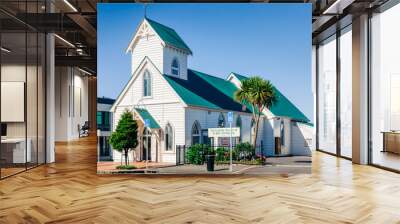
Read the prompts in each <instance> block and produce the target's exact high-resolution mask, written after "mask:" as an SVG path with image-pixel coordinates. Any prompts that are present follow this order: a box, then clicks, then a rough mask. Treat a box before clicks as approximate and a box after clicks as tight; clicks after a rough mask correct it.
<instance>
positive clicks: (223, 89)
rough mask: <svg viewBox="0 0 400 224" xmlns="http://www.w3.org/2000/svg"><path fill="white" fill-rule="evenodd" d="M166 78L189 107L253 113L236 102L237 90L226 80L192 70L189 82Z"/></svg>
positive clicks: (188, 76) (189, 74) (188, 71)
mask: <svg viewBox="0 0 400 224" xmlns="http://www.w3.org/2000/svg"><path fill="white" fill-rule="evenodd" d="M164 77H165V79H166V80H167V81H168V83H169V84H170V85H171V87H172V88H173V89H174V90H175V92H176V93H177V94H178V95H179V96H180V97H181V98H182V100H183V101H184V102H185V103H186V104H187V105H189V106H195V107H205V108H209V109H223V110H230V111H238V112H248V113H251V111H250V110H249V109H245V110H244V111H243V110H242V109H243V106H242V104H240V103H238V102H236V101H235V100H234V98H233V97H234V93H235V91H236V90H237V88H236V86H235V85H234V84H233V83H231V82H229V81H227V80H225V79H221V78H217V77H214V76H210V75H207V74H205V73H202V72H198V71H194V70H191V69H188V70H187V80H184V79H180V78H178V77H172V76H168V75H164Z"/></svg>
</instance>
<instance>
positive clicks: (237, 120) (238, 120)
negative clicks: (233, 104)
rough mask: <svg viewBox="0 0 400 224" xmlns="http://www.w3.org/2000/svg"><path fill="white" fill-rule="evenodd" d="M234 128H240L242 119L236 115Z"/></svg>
mask: <svg viewBox="0 0 400 224" xmlns="http://www.w3.org/2000/svg"><path fill="white" fill-rule="evenodd" d="M236 127H238V128H241V127H242V118H241V117H240V115H238V116H237V118H236Z"/></svg>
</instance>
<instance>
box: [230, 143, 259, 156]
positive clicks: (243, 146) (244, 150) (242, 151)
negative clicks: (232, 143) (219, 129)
mask: <svg viewBox="0 0 400 224" xmlns="http://www.w3.org/2000/svg"><path fill="white" fill-rule="evenodd" d="M235 154H236V156H237V158H238V159H241V160H250V159H252V158H253V157H254V156H255V154H256V150H255V148H254V147H253V146H252V145H251V144H250V143H249V142H243V143H239V144H237V145H236V147H235Z"/></svg>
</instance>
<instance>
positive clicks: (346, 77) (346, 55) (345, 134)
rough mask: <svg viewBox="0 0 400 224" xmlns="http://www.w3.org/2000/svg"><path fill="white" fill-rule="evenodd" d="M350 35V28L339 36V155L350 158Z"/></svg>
mask: <svg viewBox="0 0 400 224" xmlns="http://www.w3.org/2000/svg"><path fill="white" fill-rule="evenodd" d="M351 48H352V35H351V26H349V27H347V28H346V29H345V30H343V31H342V35H341V36H340V122H341V123H340V128H341V130H340V143H341V146H340V153H341V155H342V156H345V157H348V158H351V157H352V148H351V145H352V143H351V141H352V137H351V136H352V66H351V65H352V50H351Z"/></svg>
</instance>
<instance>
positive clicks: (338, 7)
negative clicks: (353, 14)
mask: <svg viewBox="0 0 400 224" xmlns="http://www.w3.org/2000/svg"><path fill="white" fill-rule="evenodd" d="M354 1H355V0H336V1H335V2H334V3H333V4H332V5H330V6H329V7H328V8H327V9H326V10H325V11H324V12H323V13H322V14H324V15H327V14H342V13H343V10H344V9H345V8H347V7H348V6H349V5H351V4H352V3H353V2H354Z"/></svg>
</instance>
